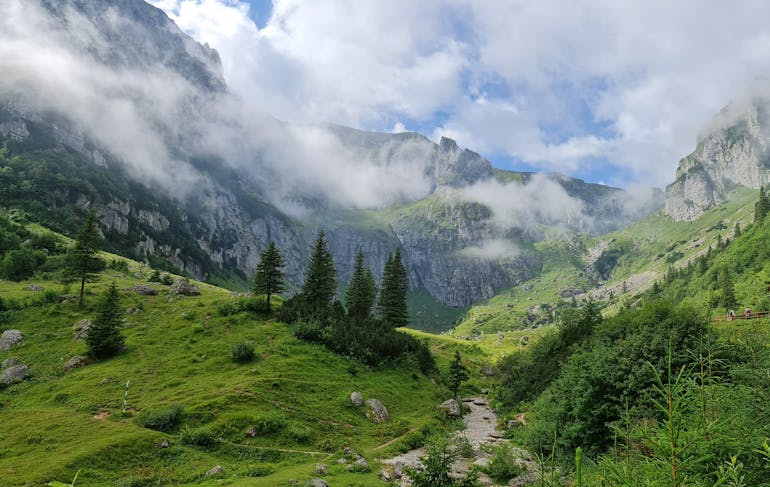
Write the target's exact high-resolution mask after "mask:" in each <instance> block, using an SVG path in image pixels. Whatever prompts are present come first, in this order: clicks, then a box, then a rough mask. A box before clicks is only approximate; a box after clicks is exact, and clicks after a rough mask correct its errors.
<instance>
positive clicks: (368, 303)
mask: <svg viewBox="0 0 770 487" xmlns="http://www.w3.org/2000/svg"><path fill="white" fill-rule="evenodd" d="M376 296H377V284H376V283H375V282H374V277H373V276H372V271H370V270H369V269H368V268H366V267H365V266H364V254H363V252H361V251H360V250H359V251H358V253H357V254H356V263H355V266H354V267H353V276H352V277H351V278H350V286H349V287H348V290H347V292H346V293H345V304H347V307H348V316H351V317H353V318H357V319H361V320H364V319H366V318H368V317H369V316H370V315H371V313H372V306H374V300H375V297H376Z"/></svg>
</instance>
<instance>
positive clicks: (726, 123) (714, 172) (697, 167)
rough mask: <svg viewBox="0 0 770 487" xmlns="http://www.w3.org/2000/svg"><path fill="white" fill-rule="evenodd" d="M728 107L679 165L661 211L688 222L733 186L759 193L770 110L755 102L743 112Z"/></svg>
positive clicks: (769, 141) (769, 158) (766, 162)
mask: <svg viewBox="0 0 770 487" xmlns="http://www.w3.org/2000/svg"><path fill="white" fill-rule="evenodd" d="M736 110H737V107H732V106H729V107H727V108H725V109H724V110H723V111H722V113H720V114H719V116H718V117H717V119H716V120H715V124H716V126H717V128H716V129H714V130H713V131H712V132H710V133H709V134H707V135H706V136H705V137H703V138H702V139H700V140H699V141H698V145H697V147H696V148H695V150H694V151H693V152H692V153H691V154H690V155H688V156H687V157H685V158H683V159H682V160H681V161H679V167H678V169H677V171H676V180H675V181H674V182H673V183H671V184H670V185H669V186H668V187H667V188H666V200H665V212H666V214H667V215H669V216H670V217H671V218H673V219H674V220H677V221H692V220H695V219H697V218H698V217H700V216H701V215H702V214H703V212H704V211H706V210H708V209H709V208H712V207H714V206H716V205H718V204H720V203H723V202H724V201H725V200H726V197H727V193H728V192H729V191H730V190H731V189H732V188H734V187H735V186H738V185H740V186H746V187H748V188H759V186H760V185H765V184H767V183H768V182H770V106H769V105H768V101H766V100H759V99H757V100H754V101H753V103H752V104H751V105H750V106H749V107H748V108H746V109H745V110H744V111H743V112H742V113H740V114H737V115H736V113H735V112H736Z"/></svg>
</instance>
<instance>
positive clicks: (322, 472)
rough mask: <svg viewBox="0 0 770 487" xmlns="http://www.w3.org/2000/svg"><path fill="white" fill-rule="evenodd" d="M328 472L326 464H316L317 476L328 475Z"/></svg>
mask: <svg viewBox="0 0 770 487" xmlns="http://www.w3.org/2000/svg"><path fill="white" fill-rule="evenodd" d="M327 470H328V468H327V466H326V464H325V463H316V465H315V474H316V475H326V471H327Z"/></svg>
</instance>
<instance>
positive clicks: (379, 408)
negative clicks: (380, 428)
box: [366, 399, 390, 423]
mask: <svg viewBox="0 0 770 487" xmlns="http://www.w3.org/2000/svg"><path fill="white" fill-rule="evenodd" d="M366 405H367V406H369V411H367V412H366V417H367V418H368V419H369V420H370V421H374V422H375V423H384V422H385V421H387V420H388V419H389V418H390V415H389V414H388V409H387V408H386V407H385V405H384V404H382V403H381V402H380V400H379V399H367V400H366Z"/></svg>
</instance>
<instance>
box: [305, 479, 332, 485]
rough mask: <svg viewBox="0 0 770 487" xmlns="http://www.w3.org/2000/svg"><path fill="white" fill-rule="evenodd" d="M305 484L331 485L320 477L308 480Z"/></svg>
mask: <svg viewBox="0 0 770 487" xmlns="http://www.w3.org/2000/svg"><path fill="white" fill-rule="evenodd" d="M305 485H307V487H329V484H328V483H327V482H326V481H325V480H324V479H319V478H318V477H316V478H313V479H310V480H308V481H307V484H305Z"/></svg>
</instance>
